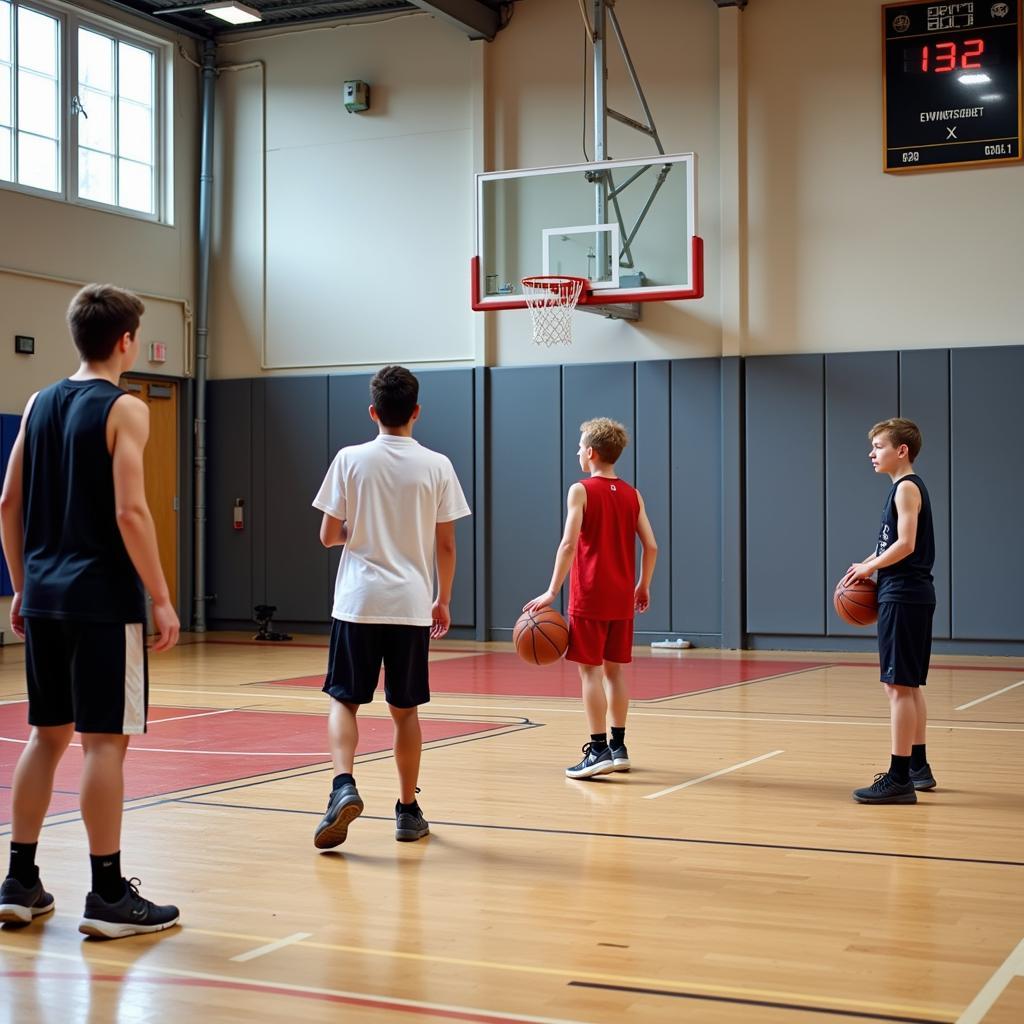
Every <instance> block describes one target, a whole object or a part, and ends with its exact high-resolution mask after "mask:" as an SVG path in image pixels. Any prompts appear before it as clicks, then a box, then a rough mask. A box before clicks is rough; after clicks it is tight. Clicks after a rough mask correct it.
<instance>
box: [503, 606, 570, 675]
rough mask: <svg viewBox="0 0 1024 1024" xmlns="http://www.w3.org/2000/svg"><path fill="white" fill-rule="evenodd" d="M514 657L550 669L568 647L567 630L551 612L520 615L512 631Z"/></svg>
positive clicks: (563, 622)
mask: <svg viewBox="0 0 1024 1024" xmlns="http://www.w3.org/2000/svg"><path fill="white" fill-rule="evenodd" d="M512 643H513V644H514V645H515V649H516V654H518V655H519V657H520V658H522V659H523V661H526V662H529V663H530V664H531V665H550V664H551V663H552V662H554V661H558V659H559V658H561V657H562V655H563V654H565V651H566V648H567V647H568V646H569V627H568V626H567V625H566V624H565V619H563V618H562V616H561V615H559V614H558V612H556V611H555V609H554V608H542V609H541V610H540V611H539V612H523V614H522V615H520V616H519V619H518V620H517V621H516V625H515V629H513V630H512Z"/></svg>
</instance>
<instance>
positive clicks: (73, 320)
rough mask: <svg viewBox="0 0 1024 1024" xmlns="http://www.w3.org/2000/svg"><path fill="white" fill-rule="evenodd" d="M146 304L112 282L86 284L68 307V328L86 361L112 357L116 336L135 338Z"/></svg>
mask: <svg viewBox="0 0 1024 1024" xmlns="http://www.w3.org/2000/svg"><path fill="white" fill-rule="evenodd" d="M145 311H146V307H145V306H144V305H143V304H142V300H141V299H140V298H139V297H138V296H137V295H133V294H132V293H131V292H128V291H125V290H124V289H123V288H116V287H114V285H112V284H87V285H86V286H85V287H84V288H83V289H82V290H81V291H80V292H79V293H78V294H77V295H76V296H75V297H74V298H73V299H72V300H71V305H70V306H68V327H69V328H70V329H71V340H72V341H73V342H74V343H75V348H77V349H78V353H79V355H80V356H81V357H82V358H83V359H84V360H86V361H87V362H103V361H104V360H106V359H109V358H110V356H111V354H112V353H113V351H114V346H115V345H116V344H117V339H118V338H120V337H123V336H124V335H125V334H130V335H132V336H133V337H134V335H135V332H136V331H137V330H138V329H139V322H140V321H141V320H142V314H143V313H145Z"/></svg>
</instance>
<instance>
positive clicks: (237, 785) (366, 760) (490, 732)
mask: <svg viewBox="0 0 1024 1024" xmlns="http://www.w3.org/2000/svg"><path fill="white" fill-rule="evenodd" d="M523 722H524V724H523V725H519V726H503V725H499V726H497V728H495V729H487V730H485V731H483V732H480V733H477V734H475V735H473V736H462V737H460V738H458V739H452V740H433V741H431V742H428V743H424V744H423V749H424V750H441V749H443V748H444V747H456V746H459V745H460V744H462V743H477V742H479V741H480V740H487V739H496V738H497V737H499V736H511V735H512V734H514V733H517V732H522V731H524V730H525V729H543V728H544V724H543V723H542V722H531V721H530V720H529V719H523ZM484 724H485V725H486V724H488V723H484ZM327 756H328V757H330V755H329V754H328V755H327ZM393 757H394V754H393V753H392V751H391V750H381V751H375V752H374V753H373V754H365V755H362V756H360V757H357V759H356V765H361V764H371V763H372V762H374V761H387V760H390V759H392V758H393ZM320 763H321V764H322V762H320ZM333 771H334V766H333V765H331V764H327V765H326V766H325V767H321V768H311V767H310V766H309V765H303V766H302V767H301V768H296V769H295V770H293V771H289V770H288V769H287V768H284V769H281V771H280V772H272V771H271V772H263V773H260V774H256V775H245V776H243V777H242V778H241V779H232V780H231V782H230V783H229V784H228V785H225V786H221V787H220V788H216V789H205V788H203V787H189V788H193V789H196V788H199V789H203V792H202V793H197V794H196V797H197V798H198V797H201V796H216V795H217V794H218V793H231V792H233V791H234V790H236V789H250V788H252V787H253V786H266V785H270V784H271V783H274V782H288V781H290V780H291V779H301V778H305V776H307V775H323V774H324V772H333ZM268 776H272V777H271V778H268ZM210 785H211V786H216V785H217V783H211V784H210ZM189 788H184V789H176V790H172V791H171V792H170V793H161V794H160V795H159V796H156V797H152V798H150V797H144V796H140V797H136V799H137V800H139V801H148V802H146V803H136V804H134V806H132V807H124V808H123V811H124V813H126V814H127V813H128V812H129V811H144V810H148V809H149V808H150V807H160V806H162V805H164V804H174V803H186V802H188V800H189V799H190V798H189V797H187V796H181V795H180V794H182V793H188V790H189ZM211 806H214V807H216V806H220V805H219V804H211ZM224 806H230V805H224ZM240 806H243V807H244V806H245V805H244V804H242V805H240ZM265 809H266V810H273V809H274V808H265ZM64 813H65V814H71V813H72V812H71V811H65V812H64ZM302 813H305V814H314V813H322V812H314V811H304V812H302ZM81 820H82V818H81V815H76V816H75V817H73V818H62V819H61V820H60V821H44V822H43V826H42V827H43V828H57V827H59V826H60V825H70V824H72V823H73V822H76V821H81ZM388 820H390V819H388ZM10 834H11V823H10V822H7V824H6V825H4V827H3V828H2V829H0V836H8V835H10Z"/></svg>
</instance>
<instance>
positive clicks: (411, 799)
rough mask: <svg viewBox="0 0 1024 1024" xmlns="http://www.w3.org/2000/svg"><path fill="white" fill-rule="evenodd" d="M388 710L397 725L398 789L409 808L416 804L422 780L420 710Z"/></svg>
mask: <svg viewBox="0 0 1024 1024" xmlns="http://www.w3.org/2000/svg"><path fill="white" fill-rule="evenodd" d="M388 710H389V711H390V712H391V718H392V720H393V721H394V723H395V744H394V750H395V767H396V768H397V769H398V788H399V791H400V794H401V802H402V803H403V804H406V805H407V806H408V805H410V804H414V803H415V802H416V783H417V782H418V781H419V778H420V757H421V754H422V752H423V733H422V730H421V729H420V716H419V709H418V708H396V707H395V706H394V705H392V704H389V705H388Z"/></svg>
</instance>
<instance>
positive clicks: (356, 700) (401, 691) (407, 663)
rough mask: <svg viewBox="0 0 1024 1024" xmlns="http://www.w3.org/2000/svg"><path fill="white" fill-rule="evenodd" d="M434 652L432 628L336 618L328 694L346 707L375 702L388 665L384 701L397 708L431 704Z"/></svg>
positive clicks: (332, 625) (326, 691)
mask: <svg viewBox="0 0 1024 1024" xmlns="http://www.w3.org/2000/svg"><path fill="white" fill-rule="evenodd" d="M429 648H430V627H429V626H396V625H393V624H392V623H390V622H342V621H340V620H339V619H334V620H333V621H332V624H331V653H330V655H329V657H328V659H327V678H326V679H325V680H324V693H329V694H330V695H331V696H332V697H333V698H334V699H335V700H340V701H342V702H343V703H345V704H369V703H370V701H372V700H373V692H374V690H376V689H377V681H378V679H379V678H380V667H381V664H383V665H384V697H385V699H386V700H387V702H388V703H389V704H390V705H391V706H392V707H396V708H414V707H418V706H419V705H420V704H426V703H427V701H429V700H430V687H429V673H428V669H427V660H428V659H427V655H428V651H429Z"/></svg>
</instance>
